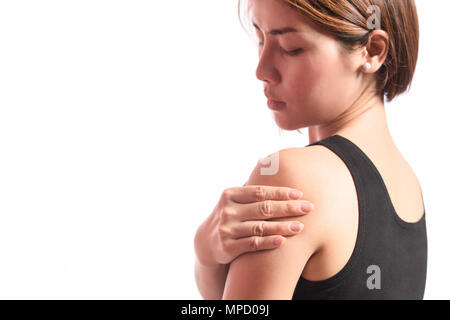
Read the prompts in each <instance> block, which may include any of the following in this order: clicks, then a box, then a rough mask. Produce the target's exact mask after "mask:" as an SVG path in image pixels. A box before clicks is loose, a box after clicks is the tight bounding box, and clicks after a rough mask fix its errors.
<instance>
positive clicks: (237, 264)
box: [223, 146, 345, 300]
mask: <svg viewBox="0 0 450 320" xmlns="http://www.w3.org/2000/svg"><path fill="white" fill-rule="evenodd" d="M337 166H339V162H338V161H337V160H336V159H333V155H330V151H329V150H324V149H323V148H321V146H318V147H316V146H309V147H305V148H288V149H283V150H279V151H277V152H275V153H272V154H270V155H269V156H268V157H266V158H262V159H260V160H259V161H258V163H257V165H256V166H255V168H254V170H253V172H252V173H251V175H250V177H249V179H248V181H247V185H270V186H282V187H290V188H295V189H299V190H301V191H302V192H303V194H304V196H303V199H305V200H309V201H311V202H312V203H313V204H314V209H313V211H311V212H310V213H309V214H306V215H302V216H292V217H286V218H273V219H269V220H272V221H282V220H288V221H293V220H298V221H300V222H301V223H303V224H304V225H305V228H304V229H303V231H302V232H300V233H299V234H297V235H294V236H290V237H287V239H286V241H285V243H284V244H283V245H282V246H280V247H279V248H277V249H276V250H262V251H255V252H246V253H243V254H242V255H240V256H239V257H237V258H236V259H235V260H233V261H232V263H231V264H230V268H229V271H228V276H227V280H226V283H225V288H224V295H223V299H238V300H239V299H279V298H282V299H290V298H291V297H292V294H293V292H294V289H295V286H296V284H297V282H298V279H299V277H300V275H301V274H302V272H303V270H304V268H305V267H306V265H307V263H308V261H309V260H310V259H311V257H312V256H313V255H314V254H315V253H316V252H318V251H319V250H320V249H321V247H322V246H325V245H326V243H327V240H328V238H329V237H330V234H331V233H332V231H333V220H334V219H336V217H338V216H339V212H340V211H341V210H342V207H340V204H341V203H342V202H343V201H345V200H342V193H341V190H340V188H341V184H342V181H341V177H340V172H341V170H336V167H337ZM263 169H265V170H263ZM336 172H337V173H336ZM343 176H345V175H343Z"/></svg>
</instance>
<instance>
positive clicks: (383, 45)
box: [361, 29, 389, 73]
mask: <svg viewBox="0 0 450 320" xmlns="http://www.w3.org/2000/svg"><path fill="white" fill-rule="evenodd" d="M365 53H366V55H365V58H364V61H363V64H364V63H366V62H368V63H370V65H371V68H370V69H368V70H366V69H364V68H361V69H362V71H363V72H365V73H375V72H377V71H378V69H380V68H381V66H382V65H383V63H384V61H385V60H386V57H387V55H388V53H389V35H388V34H387V32H386V31H384V30H380V29H375V30H373V31H372V32H371V33H370V36H369V40H368V42H367V45H366V50H365Z"/></svg>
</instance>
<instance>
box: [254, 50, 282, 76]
mask: <svg viewBox="0 0 450 320" xmlns="http://www.w3.org/2000/svg"><path fill="white" fill-rule="evenodd" d="M259 52H260V56H259V63H258V66H257V67H256V78H257V79H258V80H261V81H263V82H271V83H274V82H277V81H280V73H279V72H278V70H277V68H276V66H275V61H274V57H273V56H272V55H271V53H270V51H269V48H266V46H264V48H263V49H259Z"/></svg>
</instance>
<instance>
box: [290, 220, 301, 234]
mask: <svg viewBox="0 0 450 320" xmlns="http://www.w3.org/2000/svg"><path fill="white" fill-rule="evenodd" d="M303 227H304V225H303V224H301V223H300V222H293V223H291V224H290V225H289V229H291V231H293V232H299V231H300V230H302V229H303Z"/></svg>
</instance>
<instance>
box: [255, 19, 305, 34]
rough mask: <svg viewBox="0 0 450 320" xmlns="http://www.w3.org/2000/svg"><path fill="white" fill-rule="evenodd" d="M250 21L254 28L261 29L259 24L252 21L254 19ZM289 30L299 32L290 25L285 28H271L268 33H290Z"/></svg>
mask: <svg viewBox="0 0 450 320" xmlns="http://www.w3.org/2000/svg"><path fill="white" fill-rule="evenodd" d="M252 23H253V26H254V27H255V28H256V29H258V30H259V31H261V29H260V28H259V26H258V25H257V24H256V23H255V22H254V21H252ZM291 32H299V31H298V30H297V29H295V28H292V27H285V28H282V29H273V30H270V32H269V33H270V34H271V35H274V36H276V35H283V34H286V33H291Z"/></svg>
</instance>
